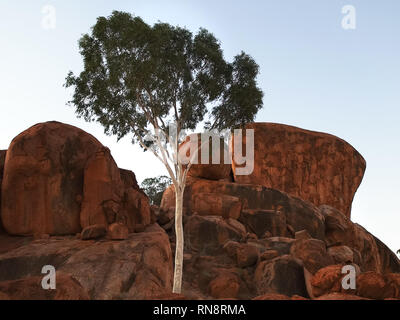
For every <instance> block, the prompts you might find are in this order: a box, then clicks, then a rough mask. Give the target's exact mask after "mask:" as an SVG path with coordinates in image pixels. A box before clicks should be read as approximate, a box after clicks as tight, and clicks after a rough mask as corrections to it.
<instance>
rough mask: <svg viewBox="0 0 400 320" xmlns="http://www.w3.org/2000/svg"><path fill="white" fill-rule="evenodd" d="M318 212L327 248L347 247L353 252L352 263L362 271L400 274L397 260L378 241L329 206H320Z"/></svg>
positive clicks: (399, 262) (399, 265) (399, 263)
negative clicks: (320, 216)
mask: <svg viewBox="0 0 400 320" xmlns="http://www.w3.org/2000/svg"><path fill="white" fill-rule="evenodd" d="M320 211H321V213H322V214H323V215H324V217H325V241H326V244H327V246H328V247H333V246H347V247H349V248H350V249H351V250H352V251H353V260H354V262H355V263H357V264H359V266H360V268H361V270H362V271H376V272H379V273H390V272H398V273H400V261H399V259H398V258H397V257H396V255H395V253H393V252H392V251H391V250H390V249H389V248H388V247H387V246H386V245H385V244H383V243H382V242H381V241H380V240H379V239H377V238H376V237H374V236H373V235H372V234H370V233H369V232H368V231H367V230H365V229H364V228H363V227H361V226H360V225H359V224H357V223H353V222H351V221H350V219H348V218H347V217H345V216H344V215H343V214H342V213H341V212H340V211H338V210H336V209H334V208H332V207H330V206H326V205H324V206H321V207H320ZM331 252H332V249H331Z"/></svg>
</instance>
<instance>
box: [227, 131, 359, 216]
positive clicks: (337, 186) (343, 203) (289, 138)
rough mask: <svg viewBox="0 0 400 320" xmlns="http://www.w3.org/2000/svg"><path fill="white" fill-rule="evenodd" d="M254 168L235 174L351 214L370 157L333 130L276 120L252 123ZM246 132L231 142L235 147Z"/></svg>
mask: <svg viewBox="0 0 400 320" xmlns="http://www.w3.org/2000/svg"><path fill="white" fill-rule="evenodd" d="M246 129H254V170H253V172H252V173H251V174H249V175H237V174H236V172H237V170H238V168H239V167H241V166H244V165H240V166H239V165H237V164H236V163H235V161H233V173H234V178H235V181H236V182H239V183H249V184H253V185H262V186H265V187H269V188H273V189H277V190H281V191H284V192H287V193H289V194H291V195H294V196H296V197H299V198H301V199H303V200H307V201H310V202H311V203H313V204H314V205H316V206H319V205H323V204H326V205H330V206H332V207H334V208H336V209H338V210H339V211H341V212H342V213H344V214H345V215H346V216H347V217H350V213H351V203H352V201H353V198H354V194H355V192H356V191H357V188H358V187H359V185H360V183H361V180H362V178H363V175H364V172H365V168H366V162H365V160H364V158H363V157H362V156H361V155H360V154H359V153H358V152H357V150H355V149H354V148H353V147H352V146H351V145H350V144H348V143H347V142H346V141H344V140H342V139H340V138H338V137H335V136H333V135H330V134H327V133H321V132H315V131H309V130H304V129H300V128H297V127H292V126H288V125H284V124H277V123H252V124H249V125H248V126H247V127H246ZM240 143H242V150H246V137H245V135H244V134H243V138H242V140H239V139H236V140H235V139H234V140H233V141H231V145H232V147H233V150H235V146H236V148H237V147H238V146H239V145H240Z"/></svg>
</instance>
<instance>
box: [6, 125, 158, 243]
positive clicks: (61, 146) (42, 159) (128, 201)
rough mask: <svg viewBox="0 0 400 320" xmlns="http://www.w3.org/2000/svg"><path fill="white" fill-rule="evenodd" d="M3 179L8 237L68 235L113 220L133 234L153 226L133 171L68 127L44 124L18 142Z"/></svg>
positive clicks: (11, 150) (10, 151) (14, 143)
mask: <svg viewBox="0 0 400 320" xmlns="http://www.w3.org/2000/svg"><path fill="white" fill-rule="evenodd" d="M3 180H4V181H3V184H2V194H1V198H2V202H1V217H2V221H3V224H4V227H5V229H6V231H7V232H8V233H9V234H13V235H33V234H50V235H70V234H76V233H79V232H81V230H82V228H86V227H89V226H91V225H98V224H102V225H105V226H108V225H109V224H112V223H115V222H119V223H123V224H125V225H126V226H127V227H128V229H129V231H130V232H134V231H136V230H138V229H140V230H142V229H143V228H144V227H145V226H147V225H149V224H150V204H149V201H148V198H147V196H146V195H145V194H144V193H143V192H142V191H141V190H140V189H139V187H138V185H137V182H136V178H135V175H134V174H133V172H130V171H128V170H122V169H119V168H118V167H117V165H116V163H115V161H114V159H113V158H112V156H111V154H110V151H109V150H108V149H107V148H105V147H104V146H103V145H102V144H101V143H100V142H99V141H98V140H96V139H95V138H94V137H93V136H91V135H90V134H88V133H86V132H84V131H82V130H81V129H78V128H76V127H73V126H70V125H67V124H63V123H59V122H54V121H53V122H45V123H40V124H37V125H35V126H33V127H31V128H29V129H27V130H26V131H24V132H22V133H21V134H19V135H18V136H17V137H16V138H14V139H13V141H12V143H11V145H10V147H9V149H8V151H7V157H6V161H5V166H4V178H3Z"/></svg>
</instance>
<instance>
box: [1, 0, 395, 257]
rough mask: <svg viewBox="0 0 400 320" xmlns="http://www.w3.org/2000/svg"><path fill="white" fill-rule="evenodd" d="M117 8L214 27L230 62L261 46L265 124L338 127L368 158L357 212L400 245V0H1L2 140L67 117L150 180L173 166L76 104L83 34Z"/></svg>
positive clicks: (257, 53)
mask: <svg viewBox="0 0 400 320" xmlns="http://www.w3.org/2000/svg"><path fill="white" fill-rule="evenodd" d="M46 5H51V6H53V7H54V8H55V10H56V11H55V13H56V16H55V17H56V20H55V28H53V29H49V30H48V29H45V28H43V24H42V22H43V16H44V15H43V13H42V10H43V8H44V6H46ZM345 5H353V6H354V8H355V9H356V29H352V30H345V29H343V28H342V25H341V20H342V18H343V17H344V15H343V14H342V7H343V6H345ZM113 10H123V11H128V12H131V13H133V14H135V15H138V16H141V17H142V18H143V19H144V20H145V21H146V22H148V23H154V22H157V21H158V20H161V21H163V22H168V23H171V24H173V25H180V26H185V27H187V28H188V29H190V30H192V31H193V32H195V31H196V30H198V29H199V27H205V28H207V29H209V30H210V31H211V32H213V33H214V34H215V36H216V37H217V38H218V39H219V40H221V43H222V47H223V49H224V53H225V57H226V58H227V59H231V58H232V57H233V56H234V55H235V54H237V53H239V52H240V51H241V50H244V51H245V52H247V53H249V54H250V55H252V56H253V58H254V59H255V60H256V61H257V63H258V64H259V65H260V71H261V73H260V76H259V85H260V87H261V88H262V89H263V91H264V93H265V98H264V109H263V110H262V111H261V112H259V114H258V116H257V121H269V122H280V123H285V124H289V125H295V126H298V127H301V128H305V129H310V130H315V131H322V132H327V133H331V134H334V135H337V136H339V137H340V138H343V139H345V140H346V141H348V142H349V143H350V144H352V145H353V146H354V147H355V148H356V149H357V150H358V151H359V152H360V153H361V154H362V155H363V156H364V158H365V159H366V161H367V171H366V174H365V177H364V180H363V182H362V184H361V187H360V188H359V191H358V192H357V194H356V197H355V200H354V202H353V211H352V220H353V221H355V222H358V223H360V224H361V225H363V226H364V227H365V228H366V229H367V230H369V231H370V232H372V233H373V234H374V235H375V236H377V237H378V238H380V239H381V240H382V241H383V242H385V243H386V244H387V245H388V246H389V247H391V249H392V250H397V249H399V248H400V239H399V236H398V233H399V229H400V215H399V210H400V209H399V206H398V203H397V196H399V194H400V169H399V167H398V164H399V163H400V148H399V138H400V128H399V125H398V121H399V118H400V109H399V101H400V79H399V76H400V59H399V57H400V41H399V35H400V19H399V18H400V1H398V0H380V1H365V0H348V1H339V0H302V1H298V0H269V1H268V0H262V1H261V0H260V1H254V0H253V1H251V0H249V1H234V0H231V1H226V0H219V1H215V0H213V1H210V0H204V1H197V0H179V1H175V0H170V1H165V0H164V1H163V0H157V1H154V0H146V1H145V0H142V1H136V0H127V1H125V0H114V1H105V0H85V1H82V0H80V1H78V0H68V1H65V0H64V1H61V0H58V1H56V0H48V1H36V0H18V1H11V0H2V1H1V3H0V41H1V50H0V74H1V76H0V115H1V116H0V149H7V148H8V145H9V143H10V141H11V139H12V138H13V137H15V136H16V135H17V134H18V133H20V132H21V131H23V130H25V129H27V128H28V127H30V126H32V125H34V124H36V123H38V122H44V121H50V120H57V121H61V122H65V123H69V124H72V125H75V126H78V127H80V128H82V129H84V130H86V131H87V132H89V133H91V134H93V135H94V136H96V137H97V138H98V139H99V140H100V141H101V142H102V143H103V144H105V145H106V146H108V147H109V148H110V149H111V151H112V154H113V156H114V158H115V159H116V161H117V163H118V165H119V166H120V167H122V168H128V169H131V170H133V171H134V172H135V174H136V176H137V178H138V180H139V181H142V180H143V179H144V178H146V177H153V176H156V175H159V174H166V172H165V170H164V168H163V167H162V165H161V164H160V163H159V162H158V160H156V159H155V158H154V157H153V156H152V155H150V154H147V153H146V154H145V153H143V152H142V151H141V150H140V149H139V148H138V147H136V146H132V145H131V144H130V141H129V139H125V140H123V141H120V142H119V143H117V142H116V138H115V137H107V136H105V135H104V134H103V129H102V128H101V127H100V126H99V125H98V124H95V123H91V124H88V123H85V122H84V120H82V119H77V118H76V117H75V114H74V110H73V109H72V108H70V107H67V106H66V105H65V104H66V101H67V100H69V98H70V94H71V92H70V91H67V90H65V88H63V86H62V85H63V83H64V78H65V76H66V75H67V73H68V71H69V70H72V71H74V72H75V73H79V72H80V71H81V68H82V62H81V57H80V55H79V52H78V46H77V41H78V39H79V38H80V36H81V35H82V34H83V33H87V32H88V31H89V30H90V27H91V26H92V25H93V24H94V23H95V22H96V18H97V17H98V16H107V15H109V14H111V12H112V11H113Z"/></svg>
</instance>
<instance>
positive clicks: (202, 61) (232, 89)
mask: <svg viewBox="0 0 400 320" xmlns="http://www.w3.org/2000/svg"><path fill="white" fill-rule="evenodd" d="M79 48H80V53H81V55H82V57H83V63H84V70H83V71H82V72H81V73H80V75H79V76H75V75H74V74H73V73H72V72H70V73H69V74H68V76H67V77H66V83H65V86H66V87H73V88H74V93H73V97H72V100H71V101H70V104H72V105H74V106H75V107H76V113H77V115H78V116H79V117H84V119H85V120H87V121H94V120H95V121H98V122H99V123H101V124H102V125H103V126H104V128H105V132H106V133H107V134H114V135H117V136H118V139H120V138H122V137H124V136H125V135H127V134H129V133H133V134H134V136H136V138H138V137H143V136H144V134H145V132H147V130H148V129H149V128H148V126H153V127H155V126H159V127H160V128H161V129H163V130H164V131H165V130H166V128H167V126H168V122H170V121H174V122H176V123H177V126H178V132H180V130H181V129H195V128H196V126H197V124H199V123H200V122H202V121H204V123H206V127H207V128H217V129H220V130H221V129H225V128H233V127H237V126H243V125H244V124H246V123H248V122H251V121H254V118H255V115H256V113H257V111H258V110H259V109H260V108H262V104H263V103H262V97H263V93H262V91H261V90H260V89H259V88H258V87H257V84H256V80H255V79H256V77H257V75H258V71H259V67H258V65H257V64H256V63H255V61H254V60H253V59H252V58H251V57H250V56H249V55H247V54H245V53H244V52H242V53H241V54H239V55H237V56H236V57H235V58H234V60H233V62H232V63H228V62H226V61H225V60H224V57H223V53H222V49H221V46H220V43H219V41H218V40H217V39H216V38H215V37H214V35H213V34H211V33H210V32H209V31H207V30H206V29H200V30H199V31H198V32H197V33H196V34H195V35H193V34H192V33H191V32H190V31H189V30H187V29H185V28H181V27H175V26H171V25H169V24H167V23H156V24H154V25H153V26H150V25H148V24H146V23H145V22H144V21H143V20H142V19H141V18H140V17H133V16H132V15H131V14H129V13H125V12H119V11H114V12H113V13H112V15H111V16H109V17H107V18H106V17H99V18H98V19H97V23H96V24H95V25H94V26H93V28H92V30H91V34H85V35H83V36H82V38H81V39H80V41H79Z"/></svg>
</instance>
